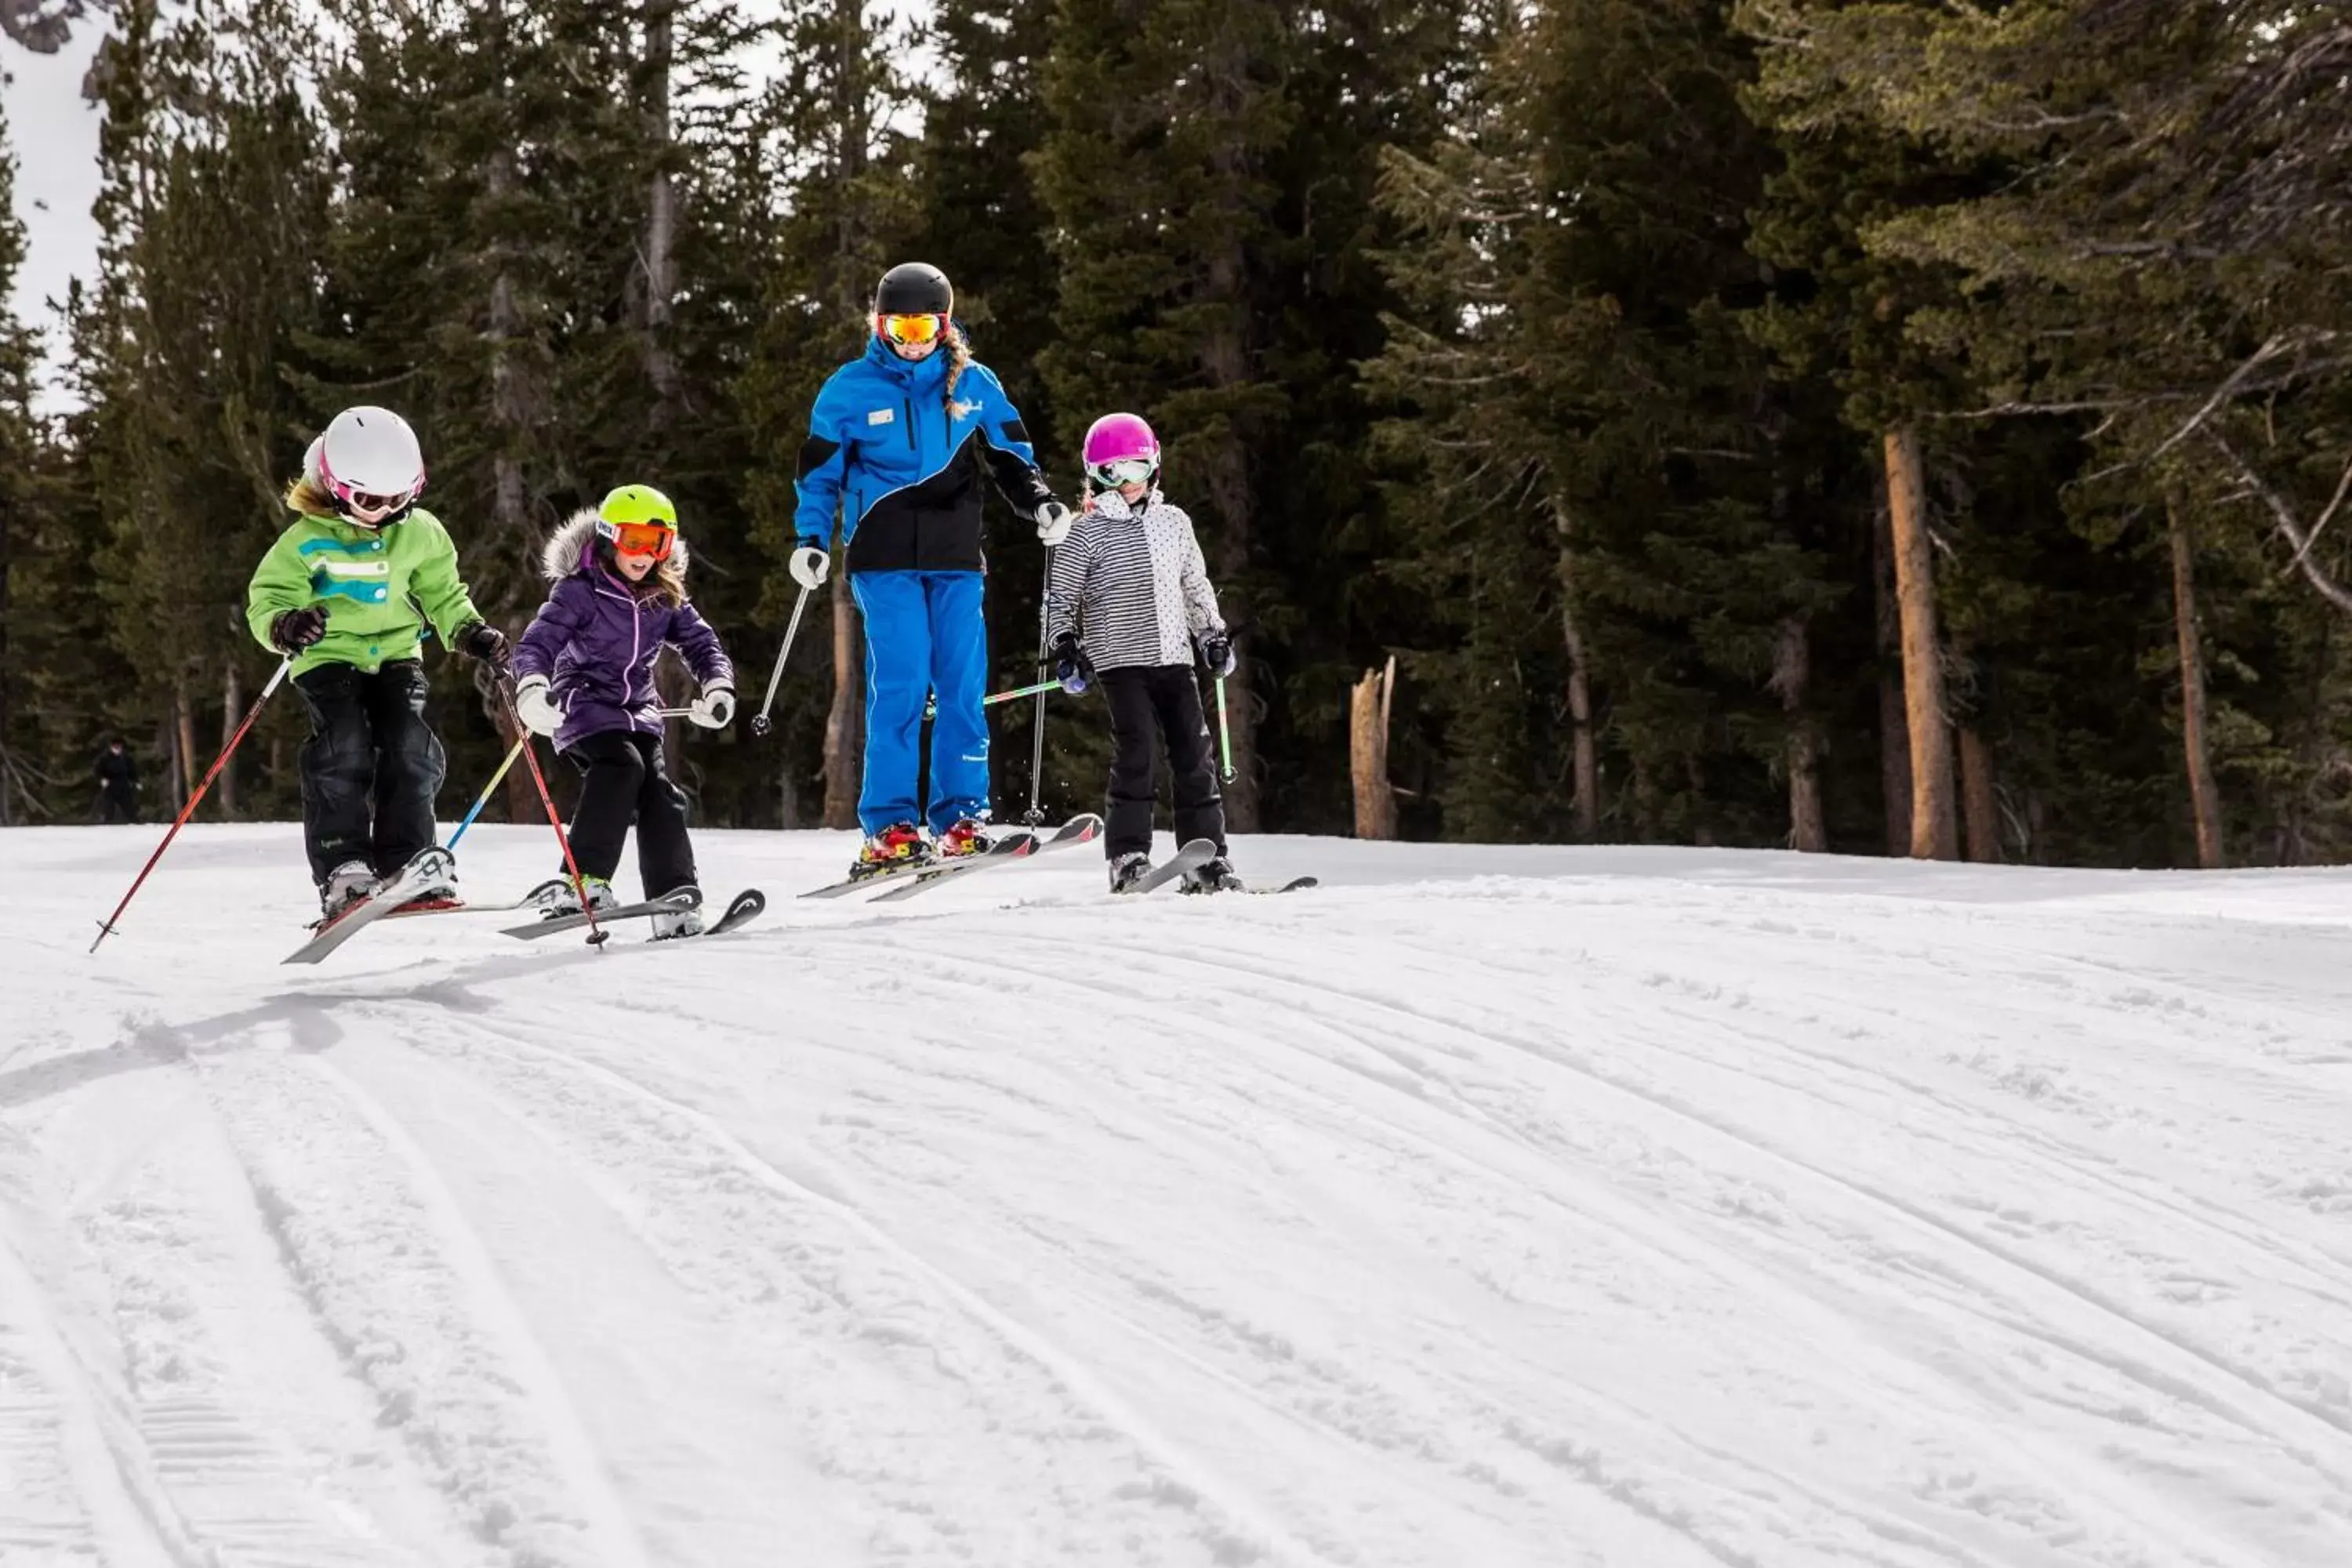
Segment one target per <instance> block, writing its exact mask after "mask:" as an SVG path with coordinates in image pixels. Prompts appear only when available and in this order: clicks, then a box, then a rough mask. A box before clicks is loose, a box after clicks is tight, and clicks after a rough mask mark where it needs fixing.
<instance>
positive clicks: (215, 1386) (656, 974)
mask: <svg viewBox="0 0 2352 1568" xmlns="http://www.w3.org/2000/svg"><path fill="white" fill-rule="evenodd" d="M157 831H158V830H157V829H155V828H153V827H148V828H143V829H42V830H26V831H19V832H15V833H10V834H0V888H5V891H6V894H7V898H6V900H5V906H0V936H5V942H6V947H5V952H7V954H8V957H9V970H8V984H7V986H6V992H5V999H0V1563H5V1564H6V1565H7V1568H64V1565H73V1568H82V1565H86V1564H107V1565H121V1568H151V1565H152V1568H248V1565H251V1568H360V1565H367V1568H377V1565H391V1564H400V1565H404V1568H446V1565H471V1564H480V1565H483V1568H590V1565H597V1568H602V1565H606V1564H611V1565H614V1568H654V1565H670V1564H677V1565H693V1568H785V1565H789V1568H851V1565H863V1564H891V1565H911V1568H930V1565H935V1564H937V1565H944V1564H975V1565H981V1568H1052V1565H1079V1564H1086V1565H1099V1568H1133V1565H1145V1564H1168V1565H1181V1568H1191V1565H1195V1564H1199V1565H1209V1564H1250V1563H1266V1564H1294V1563H1295V1564H1334V1565H1339V1564H1347V1565H1364V1568H1516V1565H1527V1568H1536V1565H1542V1568H1576V1565H1583V1564H1594V1565H1598V1564H1607V1565H1609V1568H1724V1565H1731V1568H1810V1565H1812V1564H1857V1565H1861V1564H1870V1565H1875V1568H2045V1565H2047V1568H2056V1565H2060V1564H2067V1565H2073V1564H2102V1565H2111V1568H2125V1565H2147V1568H2192V1565H2214V1568H2221V1565H2228V1568H2298V1565H2311V1568H2340V1565H2342V1564H2346V1563H2352V964H2347V962H2346V959H2347V950H2348V949H2352V931H2348V930H2347V928H2352V882H2347V879H2345V878H2344V877H2343V876H2341V875H2337V874H2333V873H2326V872H2306V873H2271V874H2261V873H2248V874H2239V875H2224V876H2212V877H2193V876H2186V875H2130V874H2083V873H2055V872H2043V871H2032V870H2000V869H1997V868H1950V867H1941V868H1938V867H1920V866H1911V865H1905V864H1890V863H1885V862H1878V861H1865V860H1841V859H1831V858H1798V857H1793V856H1783V855H1762V854H1733V853H1716V852H1698V851H1671V850H1647V851H1635V850H1574V849H1529V850H1503V849H1478V848H1461V847H1403V846H1381V845H1360V844H1352V843H1347V842H1341V841H1332V840H1319V839H1307V838H1259V839H1243V840H1240V841H1239V842H1238V844H1237V847H1236V848H1237V855H1236V858H1237V860H1238V861H1239V863H1240V865H1241V868H1242V869H1243V870H1244V873H1246V874H1250V875H1253V876H1255V877H1256V878H1258V879H1261V880H1265V879H1274V878H1276V877H1279V876H1282V875H1287V874H1290V873H1295V872H1301V871H1312V872H1315V873H1318V874H1319V875H1320V876H1321V877H1322V878H1323V879H1324V886H1323V887H1321V888H1319V889H1314V890H1311V891H1308V892H1303V893H1297V894H1293V895H1290V896H1287V897H1281V898H1222V899H1217V900H1195V899H1186V898H1181V897H1179V896H1177V895H1175V894H1174V893H1172V892H1167V893H1161V894H1157V895H1154V896H1153V897H1151V898H1150V899H1149V900H1134V901H1129V902H1118V903H1114V902H1112V901H1111V900H1108V899H1107V898H1106V897H1104V896H1103V895H1102V894H1101V892H1100V891H1099V889H1100V885H1101V876H1102V872H1101V862H1100V860H1099V858H1097V856H1096V855H1095V854H1093V853H1092V852H1090V851H1087V852H1080V853H1075V854H1066V855H1062V856H1057V857H1052V858H1045V859H1041V860H1039V861H1036V862H1034V863H1032V864H1030V865H1026V866H1015V867H1010V868H1003V869H1002V870H995V869H992V870H990V871H987V872H983V873H980V874H977V875H975V876H972V877H971V878H969V879H965V880H963V882H962V883H961V885H950V886H944V887H942V888H940V889H938V890H936V891H933V892H929V893H926V894H925V895H924V896H922V897H920V898H918V899H913V900H908V901H906V902H904V903H901V904H887V905H882V906H879V907H865V906H861V904H860V903H859V902H857V901H854V900H853V901H846V902H822V903H821V902H801V901H795V900H793V898H792V897H791V895H792V894H793V893H794V892H796V891H798V890H800V889H805V888H808V887H812V886H814V885H815V884H817V883H819V882H822V881H824V880H828V879H831V878H833V877H835V876H836V875H837V874H838V873H839V872H840V870H841V869H842V868H843V866H844V865H845V862H846V860H847V858H848V856H849V846H850V840H849V839H848V838H847V837H845V836H838V835H824V834H758V833H741V834H724V833H710V834H705V835H703V836H701V837H700V839H699V847H700V850H701V855H702V863H703V872H704V879H705V881H706V883H707V885H708V887H709V891H710V892H711V894H712V896H713V897H714V899H716V898H720V897H724V896H725V895H727V894H729V893H731V892H732V891H734V890H735V889H738V888H740V887H743V886H747V885H756V886H760V887H762V888H764V889H766V890H767V891H768V893H769V895H770V897H771V900H772V902H771V909H770V913H769V915H768V917H767V918H766V919H765V920H764V921H761V922H760V923H758V924H756V925H754V926H752V927H751V928H750V929H748V930H746V931H742V932H740V933H736V934H734V935H730V936H728V937H724V938H719V939H713V940H709V941H707V942H699V943H695V942H687V943H673V944H667V945H664V946H660V947H649V946H646V945H645V944H644V943H643V942H642V941H641V940H640V939H641V936H642V932H637V931H629V932H625V933H624V934H622V935H621V936H620V937H618V938H616V940H615V941H614V942H613V943H612V944H611V946H610V947H609V948H608V949H607V950H606V951H604V952H601V953H599V952H592V951H590V950H588V949H587V948H585V947H584V946H583V945H582V944H581V943H580V942H577V941H576V940H573V939H571V938H563V939H560V940H556V941H551V942H542V943H530V944H526V943H522V942H516V941H514V940H512V939H509V938H506V937H502V936H499V935H498V934H497V929H496V928H497V926H498V925H499V923H500V919H499V917H498V916H494V915H484V914H465V915H450V916H439V917H433V918H428V919H419V920H408V921H395V922H388V923H385V924H383V925H379V926H377V927H376V928H374V929H373V930H370V931H366V932H364V933H362V935H361V936H360V937H358V938H357V939H356V940H355V941H353V942H352V943H351V944H350V945H349V946H348V947H346V948H345V949H343V951H342V952H340V953H339V954H337V955H336V956H335V957H333V958H332V959H331V960H329V962H328V963H326V964H325V965H324V966H322V967H320V968H318V969H299V968H285V967H281V966H280V965H279V963H278V960H279V959H280V958H281V957H283V956H284V954H285V953H286V952H289V951H291V950H292V949H293V947H294V946H296V945H297V943H298V942H299V941H300V939H301V937H302V934H303V933H302V931H301V922H302V921H303V920H304V919H305V918H306V917H307V915H308V913H309V900H310V892H309V887H308V883H307V880H306V879H305V877H304V875H303V873H302V870H301V868H300V857H299V837H298V835H297V834H296V832H295V831H294V830H293V829H291V828H289V827H286V826H254V827H216V826H206V827H199V828H196V829H193V830H191V831H190V832H189V833H188V834H187V835H186V836H185V837H184V839H183V841H182V842H181V843H180V844H179V845H177V846H176V847H174V848H173V851H172V854H171V856H170V857H169V858H167V859H166V860H165V862H164V863H163V868H162V870H160V871H159V872H158V873H157V875H156V877H155V879H154V880H153V881H152V882H151V883H150V885H149V887H148V889H147V890H146V891H145V892H144V893H142V895H141V897H140V900H139V901H138V902H136V903H135V904H133V905H132V906H131V912H130V914H129V915H128V916H127V917H126V918H125V921H124V922H123V926H122V929H121V934H120V935H118V936H116V937H114V938H113V939H111V940H110V941H109V942H107V943H106V945H105V946H104V947H102V948H101V949H100V951H99V952H98V953H97V954H96V955H95V956H88V955H86V954H85V952H84V950H85V949H86V948H87V947H88V945H89V939H90V937H91V936H92V934H94V922H95V921H97V920H98V919H99V918H100V916H102V915H103V914H105V912H106V911H107V910H108V909H110V907H111V906H112V905H113V903H114V901H115V899H116V898H117V896H119V893H120V891H121V888H122V887H123V886H124V885H125V884H126V883H127V882H128V880H129V879H130V877H131V874H132V872H134V871H135V870H136V869H137V868H138V865H139V863H140V862H141V860H142V859H143V858H144V857H145V854H146V852H147V850H148V849H149V848H150V847H152V844H153V842H154V838H155V836H156V834H157ZM1164 847H1165V846H1164V845H1163V849H1164ZM459 858H460V861H461V864H462V867H463V870H464V874H465V876H466V879H467V885H468V886H469V888H470V889H472V891H473V893H474V896H476V897H477V898H488V897H491V896H495V895H499V894H504V895H507V896H511V895H512V894H513V893H515V892H519V891H520V889H522V888H523V887H525V886H528V885H529V884H530V882H532V881H535V880H537V879H539V878H541V877H542V876H544V875H545V874H546V873H547V871H548V869H549V860H550V858H551V857H550V854H549V845H548V843H547V836H546V834H545V832H544V829H543V828H542V829H541V830H539V831H537V832H534V831H531V830H529V829H525V828H519V827H492V828H481V829H477V830H476V832H475V833H474V834H473V835H471V836H470V837H468V838H467V842H466V843H465V844H464V845H463V846H462V847H461V849H460V852H459ZM622 880H623V885H624V888H625V889H627V890H634V887H635V879H634V873H633V872H632V871H629V870H626V869H625V871H624V875H623V879H622Z"/></svg>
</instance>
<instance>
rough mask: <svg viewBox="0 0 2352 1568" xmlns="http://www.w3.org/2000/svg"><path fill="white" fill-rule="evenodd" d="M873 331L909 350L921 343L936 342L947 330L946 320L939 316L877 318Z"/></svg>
mask: <svg viewBox="0 0 2352 1568" xmlns="http://www.w3.org/2000/svg"><path fill="white" fill-rule="evenodd" d="M874 330H875V331H876V332H877V333H879V334H880V335H881V336H883V337H885V338H887V339H888V340H889V341H890V342H894V343H901V344H904V345H906V346H908V347H909V348H912V347H915V346H918V345H919V344H922V343H929V342H938V341H939V339H940V334H941V333H943V332H945V331H947V330H948V319H947V318H946V317H945V316H941V315H936V314H934V315H923V316H877V317H875V318H874Z"/></svg>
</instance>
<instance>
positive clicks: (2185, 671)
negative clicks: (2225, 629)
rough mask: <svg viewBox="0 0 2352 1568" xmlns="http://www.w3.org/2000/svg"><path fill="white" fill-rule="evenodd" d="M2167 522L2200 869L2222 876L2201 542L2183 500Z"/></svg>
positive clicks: (2169, 508) (2183, 733) (2168, 508)
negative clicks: (2208, 714) (2202, 628)
mask: <svg viewBox="0 0 2352 1568" xmlns="http://www.w3.org/2000/svg"><path fill="white" fill-rule="evenodd" d="M2164 517H2165V521H2166V523H2167V524H2168V531H2169V532H2170V534H2171V536H2172V626H2173V631H2174V634H2175V636H2176V637H2178V639H2179V644H2180V744H2181V749H2182V750H2183V751H2184V752H2186V753H2187V755H2188V762H2189V811H2190V814H2191V815H2192V816H2195V818H2196V820H2197V864H2198V865H2199V866H2200V867H2202V868H2204V869H2206V870H2208V871H2218V870H2220V869H2221V868H2222V866H2223V865H2224V864H2226V863H2227V858H2226V855H2225V853H2224V851H2223V848H2222V844H2221V788H2220V786H2219V784H2216V783H2215V781H2214V778H2213V749H2212V744H2211V742H2210V741H2209V740H2208V739H2207V736H2206V731H2205V650H2204V647H2203V646H2202V644H2201V643H2200V640H2199V637H2198V633H2197V566H2196V554H2197V542H2196V541H2195V540H2194V539H2193V538H2191V537H2190V535H2189V524H2188V523H2187V522H2185V521H2182V519H2181V516H2180V507H2179V500H2177V499H2176V498H2174V497H2171V496H2167V497H2166V498H2165V501H2164Z"/></svg>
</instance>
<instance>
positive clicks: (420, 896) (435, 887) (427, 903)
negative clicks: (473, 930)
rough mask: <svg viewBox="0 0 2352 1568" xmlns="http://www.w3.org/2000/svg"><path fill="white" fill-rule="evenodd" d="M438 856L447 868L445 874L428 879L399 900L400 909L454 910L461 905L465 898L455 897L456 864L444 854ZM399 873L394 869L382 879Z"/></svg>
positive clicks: (387, 878) (387, 880)
mask: <svg viewBox="0 0 2352 1568" xmlns="http://www.w3.org/2000/svg"><path fill="white" fill-rule="evenodd" d="M441 861H442V863H443V864H445V865H446V866H448V868H449V869H448V873H447V875H446V876H437V877H434V878H431V879H428V880H427V881H426V882H425V885H424V886H423V887H421V888H418V889H416V891H415V892H414V893H411V894H410V895H409V896H408V897H406V898H405V899H403V900H401V901H400V907H401V908H402V909H404V910H454V909H458V908H461V907H462V906H463V904H464V902H465V900H462V899H460V898H458V897H457V864H456V862H454V861H452V860H450V859H449V858H448V857H447V856H446V855H442V856H441ZM403 869H405V868H403ZM399 874H400V873H399V872H398V871H394V872H393V873H392V874H391V875H390V876H386V877H384V878H383V880H384V881H386V882H389V881H391V880H392V878H393V877H394V876H398V875H399Z"/></svg>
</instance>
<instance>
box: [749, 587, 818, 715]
mask: <svg viewBox="0 0 2352 1568" xmlns="http://www.w3.org/2000/svg"><path fill="white" fill-rule="evenodd" d="M809 592H810V590H809V589H807V588H805V587H803V589H802V590H801V596H800V597H799V598H798V599H795V600H794V601H793V618H792V620H791V621H790V622H789V623H787V624H786V626H784V641H783V646H782V647H779V648H777V649H776V668H773V669H772V670H770V671H769V672H768V695H767V697H766V699H765V700H762V701H761V704H760V711H759V712H758V714H756V715H755V716H754V717H753V718H752V720H751V733H753V734H754V735H764V734H766V733H767V732H768V731H769V730H770V729H771V728H772V726H771V725H770V724H769V722H768V710H769V709H771V708H773V707H774V706H775V705H776V691H777V689H778V688H780V687H782V685H783V683H784V660H785V659H787V658H791V657H792V652H793V638H795V637H799V636H800V635H801V616H802V615H803V613H804V612H805V611H806V610H807V609H808V601H809Z"/></svg>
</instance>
